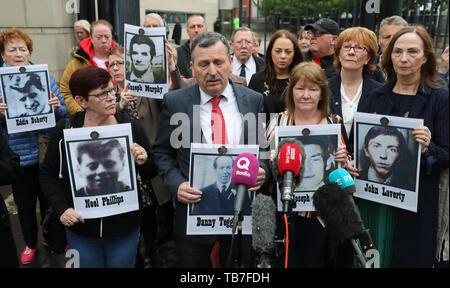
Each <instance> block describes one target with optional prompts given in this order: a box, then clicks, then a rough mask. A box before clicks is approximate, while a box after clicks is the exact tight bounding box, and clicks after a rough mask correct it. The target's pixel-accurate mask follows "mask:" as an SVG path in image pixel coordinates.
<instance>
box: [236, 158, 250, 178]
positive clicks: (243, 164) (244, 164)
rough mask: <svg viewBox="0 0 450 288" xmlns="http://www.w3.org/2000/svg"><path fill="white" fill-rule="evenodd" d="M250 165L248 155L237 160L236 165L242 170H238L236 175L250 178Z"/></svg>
mask: <svg viewBox="0 0 450 288" xmlns="http://www.w3.org/2000/svg"><path fill="white" fill-rule="evenodd" d="M249 166H250V160H248V158H247V157H242V158H240V159H239V160H237V163H236V167H237V168H239V169H240V170H237V171H236V175H242V176H246V177H249V178H250V173H248V167H249ZM242 170H243V171H242Z"/></svg>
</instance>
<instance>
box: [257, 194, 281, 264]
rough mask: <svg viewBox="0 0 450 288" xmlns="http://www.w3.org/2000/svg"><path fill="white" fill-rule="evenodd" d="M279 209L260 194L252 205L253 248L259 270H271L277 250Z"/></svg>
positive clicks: (268, 198)
mask: <svg viewBox="0 0 450 288" xmlns="http://www.w3.org/2000/svg"><path fill="white" fill-rule="evenodd" d="M276 210H277V207H276V206H275V203H274V202H273V200H272V198H271V197H270V196H267V195H264V194H262V193H258V194H257V195H256V196H255V199H254V200H253V203H252V221H253V222H252V247H253V251H254V254H255V266H256V267H257V268H271V267H272V264H271V262H272V254H273V251H274V249H275V243H274V241H275V229H276Z"/></svg>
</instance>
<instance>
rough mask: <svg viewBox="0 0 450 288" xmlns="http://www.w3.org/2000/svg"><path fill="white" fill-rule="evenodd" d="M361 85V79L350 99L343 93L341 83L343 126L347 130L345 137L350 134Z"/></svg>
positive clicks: (359, 97)
mask: <svg viewBox="0 0 450 288" xmlns="http://www.w3.org/2000/svg"><path fill="white" fill-rule="evenodd" d="M362 85H363V81H361V84H360V85H359V87H358V90H357V91H356V94H355V97H354V98H353V100H350V99H348V97H347V94H345V89H344V85H342V84H341V100H342V118H344V126H345V131H346V132H347V137H349V135H350V130H351V129H352V124H353V118H354V117H355V113H356V110H357V109H358V103H359V100H360V99H361V94H362Z"/></svg>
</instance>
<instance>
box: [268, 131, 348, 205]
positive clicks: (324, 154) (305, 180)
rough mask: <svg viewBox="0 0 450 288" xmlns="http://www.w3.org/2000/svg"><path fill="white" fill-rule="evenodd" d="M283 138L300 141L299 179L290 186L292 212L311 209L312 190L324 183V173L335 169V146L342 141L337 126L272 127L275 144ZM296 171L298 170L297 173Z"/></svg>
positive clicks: (325, 174) (279, 196) (278, 189)
mask: <svg viewBox="0 0 450 288" xmlns="http://www.w3.org/2000/svg"><path fill="white" fill-rule="evenodd" d="M286 138H294V139H296V140H298V141H300V142H301V144H302V146H303V149H304V151H305V155H301V156H302V158H304V167H303V168H302V171H303V175H302V177H301V182H300V184H299V185H297V186H296V187H295V189H294V203H295V205H294V207H293V208H292V211H315V208H314V205H313V196H314V193H315V192H316V191H317V189H319V188H320V187H321V186H322V185H324V184H326V183H328V175H329V174H330V173H331V172H332V171H333V170H335V169H337V168H339V167H338V164H337V163H336V162H335V161H334V155H335V154H336V151H337V148H338V147H339V146H340V145H341V144H342V140H341V125H340V124H329V125H299V126H278V127H276V128H275V147H276V149H277V151H278V150H279V149H280V147H278V144H279V143H280V142H281V141H283V139H286ZM299 173H300V172H299ZM279 186H280V185H279V184H278V183H277V210H278V211H279V212H281V211H283V209H282V202H281V194H280V187H279Z"/></svg>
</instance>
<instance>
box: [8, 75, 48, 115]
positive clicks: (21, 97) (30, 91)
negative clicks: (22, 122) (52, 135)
mask: <svg viewBox="0 0 450 288" xmlns="http://www.w3.org/2000/svg"><path fill="white" fill-rule="evenodd" d="M2 83H3V87H4V90H5V92H6V93H5V99H6V104H7V105H8V110H7V114H8V118H18V117H26V116H35V115H41V114H47V113H51V112H52V108H51V106H50V105H49V104H48V101H49V100H50V92H49V90H48V86H47V75H46V74H45V72H29V73H21V74H10V75H2Z"/></svg>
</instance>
